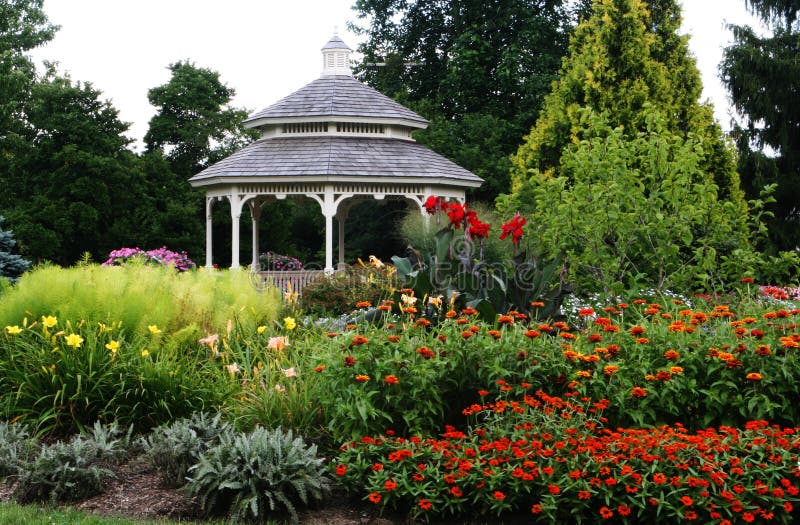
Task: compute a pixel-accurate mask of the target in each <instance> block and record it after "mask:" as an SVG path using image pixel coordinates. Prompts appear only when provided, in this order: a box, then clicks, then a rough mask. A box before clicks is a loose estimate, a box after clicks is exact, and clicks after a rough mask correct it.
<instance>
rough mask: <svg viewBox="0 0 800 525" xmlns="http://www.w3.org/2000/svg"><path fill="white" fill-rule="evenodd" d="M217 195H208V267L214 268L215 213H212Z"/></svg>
mask: <svg viewBox="0 0 800 525" xmlns="http://www.w3.org/2000/svg"><path fill="white" fill-rule="evenodd" d="M215 199H216V197H208V196H207V197H206V268H209V269H211V268H213V267H214V256H213V249H214V248H213V246H214V245H213V243H212V242H211V241H212V237H211V236H212V232H213V229H212V226H213V214H212V213H211V212H212V210H213V208H214V200H215Z"/></svg>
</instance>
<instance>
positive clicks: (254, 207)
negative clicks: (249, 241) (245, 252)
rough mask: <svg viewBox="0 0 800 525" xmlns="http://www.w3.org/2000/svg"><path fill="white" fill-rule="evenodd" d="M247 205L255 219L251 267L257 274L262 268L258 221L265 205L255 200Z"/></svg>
mask: <svg viewBox="0 0 800 525" xmlns="http://www.w3.org/2000/svg"><path fill="white" fill-rule="evenodd" d="M247 204H248V205H249V206H250V217H252V219H253V262H252V263H251V264H250V267H251V268H252V269H253V271H254V272H257V271H258V270H259V269H260V268H261V264H260V263H259V262H258V252H259V251H260V250H259V242H260V239H259V235H258V221H259V219H261V209H262V206H263V204H264V203H263V202H256V201H255V199H253V200H250V201H248V203H247Z"/></svg>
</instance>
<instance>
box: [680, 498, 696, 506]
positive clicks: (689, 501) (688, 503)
mask: <svg viewBox="0 0 800 525" xmlns="http://www.w3.org/2000/svg"><path fill="white" fill-rule="evenodd" d="M681 503H683V504H684V505H686V506H687V507H690V506H692V505H694V500H693V499H692V498H690V497H689V496H681Z"/></svg>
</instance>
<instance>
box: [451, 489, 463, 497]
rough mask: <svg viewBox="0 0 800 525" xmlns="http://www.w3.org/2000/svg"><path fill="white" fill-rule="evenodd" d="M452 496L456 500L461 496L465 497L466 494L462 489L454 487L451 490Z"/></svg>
mask: <svg viewBox="0 0 800 525" xmlns="http://www.w3.org/2000/svg"><path fill="white" fill-rule="evenodd" d="M450 494H452V495H453V496H455V497H456V498H460V497H461V496H463V495H464V492H463V491H462V490H461V488H460V487H458V486H453V487H451V488H450Z"/></svg>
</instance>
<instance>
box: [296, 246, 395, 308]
mask: <svg viewBox="0 0 800 525" xmlns="http://www.w3.org/2000/svg"><path fill="white" fill-rule="evenodd" d="M372 261H373V262H371V263H370V264H357V265H354V266H349V267H347V269H346V270H345V271H343V272H336V273H334V274H333V275H330V276H324V277H320V278H318V279H316V280H315V281H313V282H312V283H310V284H308V285H307V286H306V287H305V288H303V291H302V294H301V295H300V302H299V306H300V308H301V309H302V310H303V311H304V312H306V313H308V314H311V315H319V316H338V315H342V314H347V313H350V312H352V311H353V310H355V308H356V303H358V302H362V301H365V302H369V303H371V304H378V303H380V302H381V301H382V300H383V299H386V298H388V297H389V296H390V295H391V291H392V289H393V288H394V286H395V282H394V279H393V271H392V270H393V269H392V268H391V267H390V266H384V265H383V263H382V262H380V261H378V260H377V259H372Z"/></svg>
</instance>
